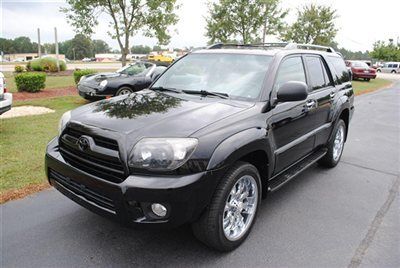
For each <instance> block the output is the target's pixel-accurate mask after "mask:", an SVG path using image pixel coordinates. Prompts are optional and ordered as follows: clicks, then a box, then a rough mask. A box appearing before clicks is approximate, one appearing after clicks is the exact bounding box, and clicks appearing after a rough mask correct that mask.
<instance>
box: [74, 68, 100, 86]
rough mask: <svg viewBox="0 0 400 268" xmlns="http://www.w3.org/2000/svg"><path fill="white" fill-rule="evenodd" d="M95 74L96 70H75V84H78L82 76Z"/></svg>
mask: <svg viewBox="0 0 400 268" xmlns="http://www.w3.org/2000/svg"><path fill="white" fill-rule="evenodd" d="M95 73H97V71H96V70H91V69H84V70H75V71H74V80H75V84H78V83H79V80H81V77H82V76H84V75H89V74H95Z"/></svg>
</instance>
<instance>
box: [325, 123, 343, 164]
mask: <svg viewBox="0 0 400 268" xmlns="http://www.w3.org/2000/svg"><path fill="white" fill-rule="evenodd" d="M339 131H341V134H340V133H339ZM333 133H334V134H333V136H332V139H331V140H330V141H329V142H328V146H327V147H328V152H327V153H326V155H325V156H324V157H323V158H321V160H319V162H318V163H319V164H320V165H322V166H324V167H328V168H333V167H335V166H336V165H337V164H338V163H339V161H340V158H341V157H342V153H343V149H344V144H345V140H346V133H347V132H346V124H345V123H344V121H343V120H342V119H339V121H338V122H337V123H336V126H335V128H334V130H333ZM339 136H340V137H339ZM339 143H340V144H341V146H340V147H336V146H339V145H338V144H339ZM335 144H336V146H335Z"/></svg>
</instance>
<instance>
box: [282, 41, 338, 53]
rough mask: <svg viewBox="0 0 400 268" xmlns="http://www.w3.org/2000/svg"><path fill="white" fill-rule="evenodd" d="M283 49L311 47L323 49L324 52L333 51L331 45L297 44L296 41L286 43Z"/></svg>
mask: <svg viewBox="0 0 400 268" xmlns="http://www.w3.org/2000/svg"><path fill="white" fill-rule="evenodd" d="M285 49H313V50H323V51H326V52H332V53H333V52H335V50H334V49H333V48H332V47H328V46H320V45H312V44H297V43H288V45H287V46H286V47H285Z"/></svg>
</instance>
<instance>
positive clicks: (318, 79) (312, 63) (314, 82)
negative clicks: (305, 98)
mask: <svg viewBox="0 0 400 268" xmlns="http://www.w3.org/2000/svg"><path fill="white" fill-rule="evenodd" d="M306 65H307V69H308V72H309V74H310V80H311V81H310V83H311V87H312V90H317V89H320V88H324V87H326V86H328V84H329V82H328V81H329V80H328V79H327V78H328V76H327V74H326V71H325V67H324V66H323V63H322V61H321V59H320V58H319V57H310V56H307V57H306Z"/></svg>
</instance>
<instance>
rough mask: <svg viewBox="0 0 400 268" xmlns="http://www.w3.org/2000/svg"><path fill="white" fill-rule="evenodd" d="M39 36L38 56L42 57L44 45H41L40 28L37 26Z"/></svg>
mask: <svg viewBox="0 0 400 268" xmlns="http://www.w3.org/2000/svg"><path fill="white" fill-rule="evenodd" d="M37 36H38V57H39V59H40V58H42V47H41V45H40V29H39V28H37Z"/></svg>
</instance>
